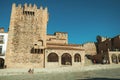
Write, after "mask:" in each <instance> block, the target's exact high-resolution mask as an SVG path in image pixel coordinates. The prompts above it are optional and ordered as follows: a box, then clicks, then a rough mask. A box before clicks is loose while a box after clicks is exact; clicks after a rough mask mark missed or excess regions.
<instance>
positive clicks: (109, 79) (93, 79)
mask: <svg viewBox="0 0 120 80" xmlns="http://www.w3.org/2000/svg"><path fill="white" fill-rule="evenodd" d="M76 80H120V79H115V78H87V79H76Z"/></svg>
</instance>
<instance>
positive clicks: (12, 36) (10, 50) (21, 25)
mask: <svg viewBox="0 0 120 80" xmlns="http://www.w3.org/2000/svg"><path fill="white" fill-rule="evenodd" d="M47 22H48V11H47V8H45V9H43V8H42V7H40V8H39V9H38V8H37V6H36V5H35V4H34V5H33V6H32V5H31V4H29V5H27V4H24V6H22V5H21V4H19V5H18V6H16V4H13V5H12V12H11V19H10V26H9V32H8V34H9V35H8V47H7V53H6V59H5V65H6V66H7V68H11V67H12V68H19V67H20V68H21V67H26V68H32V67H36V68H37V67H44V53H45V48H46V33H47Z"/></svg>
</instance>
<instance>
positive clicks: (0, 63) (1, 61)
mask: <svg viewBox="0 0 120 80" xmlns="http://www.w3.org/2000/svg"><path fill="white" fill-rule="evenodd" d="M2 68H4V59H3V58H0V69H2Z"/></svg>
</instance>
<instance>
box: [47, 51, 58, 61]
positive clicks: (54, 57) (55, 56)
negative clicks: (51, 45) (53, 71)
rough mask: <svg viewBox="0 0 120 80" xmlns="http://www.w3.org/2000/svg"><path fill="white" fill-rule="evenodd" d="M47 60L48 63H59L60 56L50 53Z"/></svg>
mask: <svg viewBox="0 0 120 80" xmlns="http://www.w3.org/2000/svg"><path fill="white" fill-rule="evenodd" d="M47 60H48V62H58V55H57V54H56V53H50V54H49V55H48V57H47Z"/></svg>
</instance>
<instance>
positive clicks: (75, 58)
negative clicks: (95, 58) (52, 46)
mask: <svg viewBox="0 0 120 80" xmlns="http://www.w3.org/2000/svg"><path fill="white" fill-rule="evenodd" d="M74 62H81V56H80V54H78V53H77V54H75V55H74Z"/></svg>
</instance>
